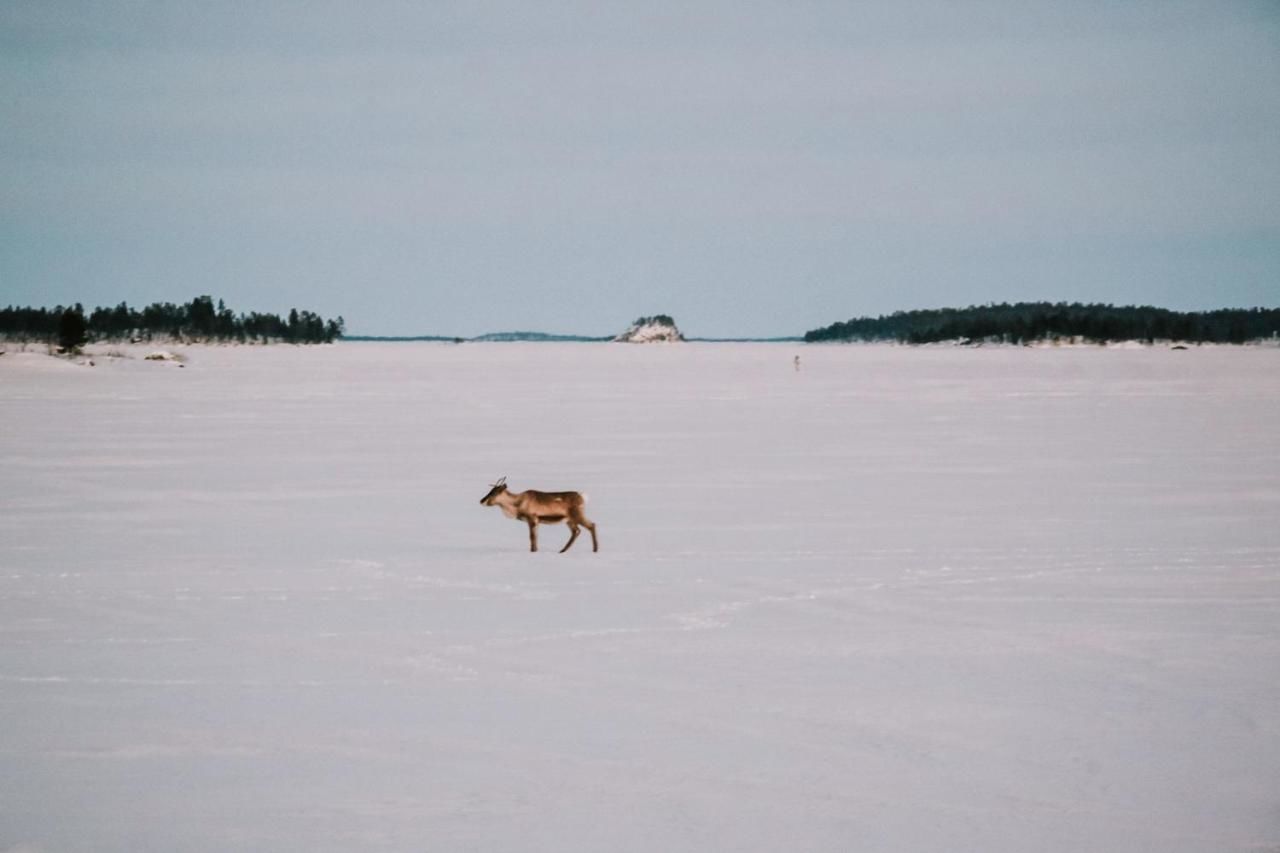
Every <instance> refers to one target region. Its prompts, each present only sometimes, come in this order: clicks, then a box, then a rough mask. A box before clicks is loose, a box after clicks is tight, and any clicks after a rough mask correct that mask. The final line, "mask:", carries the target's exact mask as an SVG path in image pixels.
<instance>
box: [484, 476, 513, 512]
mask: <svg viewBox="0 0 1280 853" xmlns="http://www.w3.org/2000/svg"><path fill="white" fill-rule="evenodd" d="M506 490H507V478H506V477H503V478H502V479H500V480H498V482H496V483H492V484H490V486H489V493H488V494H487V495H485V496H484V497H482V498H481V499H480V503H482V504H484V505H485V506H493V501H494V499H496V498H497V497H498V495H500V494H502V493H503V492H505V491H506Z"/></svg>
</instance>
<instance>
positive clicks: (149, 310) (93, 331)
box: [0, 296, 345, 350]
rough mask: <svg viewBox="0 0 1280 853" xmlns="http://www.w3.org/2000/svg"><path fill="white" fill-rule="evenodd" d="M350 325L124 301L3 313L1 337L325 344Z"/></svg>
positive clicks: (76, 342) (207, 303) (303, 316)
mask: <svg viewBox="0 0 1280 853" xmlns="http://www.w3.org/2000/svg"><path fill="white" fill-rule="evenodd" d="M344 325H345V321H344V320H343V319H342V318H341V317H338V318H336V319H333V320H326V319H325V318H324V317H321V316H320V315H319V314H316V313H314V312H311V311H305V310H303V311H299V310H298V309H297V308H294V309H292V310H290V311H289V314H288V317H285V318H282V317H280V316H279V315H277V314H266V313H261V312H258V311H251V312H249V313H248V314H244V313H240V314H237V313H235V312H234V311H232V310H231V309H230V308H228V307H227V306H226V304H225V303H223V301H222V300H221V299H219V300H218V301H217V304H216V305H215V304H214V301H213V297H211V296H197V297H196V298H195V299H192V300H191V301H190V302H188V303H186V304H185V305H175V304H173V303H171V302H156V303H153V304H151V305H148V306H147V307H145V308H143V309H142V310H140V311H139V310H137V309H135V308H130V307H129V305H128V304H127V303H124V302H121V303H120V304H119V305H117V306H116V307H114V308H95V309H93V311H91V312H89V313H87V314H86V312H85V310H84V306H83V305H80V304H79V303H77V304H75V305H72V306H62V305H58V306H56V307H54V308H20V307H14V306H9V307H8V308H3V309H0V337H3V338H5V339H6V340H12V341H21V342H47V343H49V344H53V343H55V342H56V343H57V344H58V346H60V347H61V348H63V349H67V350H73V349H76V348H78V347H79V346H81V345H82V344H85V343H87V342H90V341H126V340H132V341H151V340H155V339H157V338H159V339H161V340H176V341H186V342H191V343H197V342H200V343H203V342H236V343H242V344H243V343H272V342H282V343H290V344H319V343H332V342H333V341H335V340H337V339H338V338H341V337H342V333H343V327H344Z"/></svg>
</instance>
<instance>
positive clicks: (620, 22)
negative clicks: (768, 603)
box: [0, 0, 1280, 337]
mask: <svg viewBox="0 0 1280 853" xmlns="http://www.w3.org/2000/svg"><path fill="white" fill-rule="evenodd" d="M0 110H2V112H0V118H2V120H3V122H2V123H3V127H4V131H3V133H0V155H2V156H0V197H2V198H3V199H4V204H3V205H2V206H0V305H7V304H24V305H25V304H33V305H53V304H55V303H64V304H65V303H70V302H77V301H79V302H83V303H84V304H86V305H88V306H92V305H100V304H115V303H117V302H119V301H121V300H127V301H128V302H130V304H134V305H142V304H146V303H149V302H154V301H174V302H179V301H187V300H189V299H191V298H192V297H193V296H196V295H198V294H203V293H208V294H212V295H213V296H215V297H220V298H223V299H225V300H226V301H227V303H228V304H229V305H230V306H232V307H233V308H236V309H237V310H263V311H287V310H288V308H290V307H293V306H297V307H299V308H309V309H311V310H315V311H319V312H320V313H322V314H324V315H325V316H335V315H339V314H341V315H343V316H344V317H345V318H346V320H347V327H348V330H349V331H350V332H352V333H355V334H369V335H397V334H400V335H413V334H432V333H434V334H447V335H455V334H456V335H465V336H471V335H478V334H482V333H486V332H493V331H500V330H508V329H531V330H538V331H544V332H553V333H579V334H592V335H605V334H612V333H616V332H618V331H620V330H621V329H623V328H625V327H626V325H627V324H628V323H629V322H630V321H631V320H633V319H634V318H635V317H637V316H639V315H643V314H655V313H666V314H670V315H672V316H674V317H675V319H676V321H677V322H678V323H679V324H680V327H681V329H682V330H683V331H685V333H686V334H690V335H695V336H707V337H717V336H719V337H731V336H743V337H750V336H754V337H764V336H775V335H791V334H800V333H803V332H804V331H805V330H807V329H811V328H815V327H818V326H823V325H826V324H828V323H831V322H833V321H836V320H843V319H848V318H849V317H852V316H857V315H865V314H878V313H884V312H889V311H893V310H897V309H909V308H923V307H938V306H943V305H957V306H960V305H968V304H975V303H985V302H993V301H995V302H999V301H1019V300H1041V299H1045V300H1052V301H1058V300H1068V301H1077V300H1078V301H1091V302H1092V301H1098V302H1112V303H1116V304H1132V303H1138V304H1155V305H1161V306H1164V307H1169V308H1176V309H1182V310H1187V309H1202V308H1213V307H1224V306H1254V305H1266V306H1273V307H1274V306H1276V305H1280V145H1278V144H1277V140H1280V7H1278V6H1276V5H1275V4H1274V3H1270V2H1234V1H1233V2H1217V3H1213V2H1179V1H1178V0H1173V2H1133V3H1124V4H1118V3H1112V2H1089V0H1085V2H1080V3H1071V4H1064V3H1051V2H1038V0H1031V2H976V3H969V4H950V3H943V2H939V1H938V0H930V2H915V3H910V2H909V3H891V2H868V3H859V4H850V3H835V2H831V3H827V2H798V3H755V4H729V3H716V2H713V3H704V4H676V3H668V2H658V3H651V4H610V3H605V4H600V3H577V2H552V3H546V4H523V3H486V4H475V5H463V4H458V5H454V4H417V3H410V2H387V3H378V4H371V5H357V4H347V3H341V2H336V3H329V4H311V3H301V2H291V3H267V4H262V5H260V6H259V5H253V4H249V5H243V6H242V5H238V4H224V3H211V4H171V5H156V4H150V3H144V2H120V0H108V2H104V3H82V2H62V3H60V2H22V0H19V2H9V3H5V4H3V5H0Z"/></svg>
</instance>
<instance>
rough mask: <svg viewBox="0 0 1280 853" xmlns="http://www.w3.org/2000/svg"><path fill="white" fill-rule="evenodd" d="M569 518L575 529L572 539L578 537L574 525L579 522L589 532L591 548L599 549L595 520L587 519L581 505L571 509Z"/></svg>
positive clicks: (593, 549)
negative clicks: (571, 512)
mask: <svg viewBox="0 0 1280 853" xmlns="http://www.w3.org/2000/svg"><path fill="white" fill-rule="evenodd" d="M570 519H571V521H572V523H573V524H574V525H575V529H574V531H573V537H574V539H576V538H578V531H577V529H576V525H579V524H581V525H582V526H583V527H585V528H587V532H588V533H590V534H591V550H592V551H599V550H600V542H599V541H598V540H597V539H596V525H595V522H593V521H591V520H589V519H588V518H587V517H586V516H585V515H583V514H582V508H581V507H578V508H576V509H575V510H574V511H573V514H572V515H571V516H570ZM565 547H568V546H565Z"/></svg>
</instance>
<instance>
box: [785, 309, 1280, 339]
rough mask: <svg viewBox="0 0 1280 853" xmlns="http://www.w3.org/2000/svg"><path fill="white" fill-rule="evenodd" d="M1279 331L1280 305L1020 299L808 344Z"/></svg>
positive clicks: (862, 321)
mask: <svg viewBox="0 0 1280 853" xmlns="http://www.w3.org/2000/svg"><path fill="white" fill-rule="evenodd" d="M1278 332H1280V308H1222V309H1218V310H1215V311H1170V310H1168V309H1166V308H1153V307H1150V306H1132V305H1128V306H1115V305H1105V304H1081V303H1079V302H1072V303H1066V302H1057V303H1051V302H1019V303H1016V304H1013V305H1010V304H1008V303H1001V304H999V305H974V306H970V307H968V308H938V309H930V310H924V311H896V312H894V313H893V314H888V315H881V316H879V317H856V318H854V319H852V320H846V321H845V322H843V323H833V324H831V325H830V326H826V327H825V328H821V329H814V330H812V331H810V332H806V333H805V336H804V339H805V341H807V342H810V343H813V342H819V341H897V342H899V343H907V344H925V343H933V342H936V341H951V340H966V339H967V340H971V341H1000V342H1004V343H1013V344H1023V343H1033V342H1037V341H1052V340H1060V339H1063V338H1072V339H1080V340H1083V341H1089V342H1092V343H1107V342H1111V341H1146V342H1148V343H1151V342H1154V341H1158V340H1166V341H1186V342H1191V343H1230V344H1242V343H1246V342H1248V341H1256V340H1259V339H1262V338H1270V337H1273V336H1275V335H1276V334H1277V333H1278Z"/></svg>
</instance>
